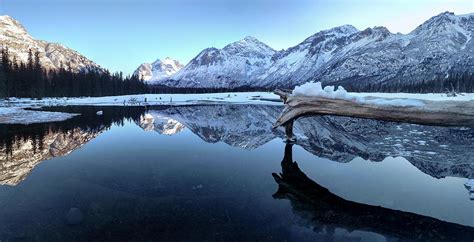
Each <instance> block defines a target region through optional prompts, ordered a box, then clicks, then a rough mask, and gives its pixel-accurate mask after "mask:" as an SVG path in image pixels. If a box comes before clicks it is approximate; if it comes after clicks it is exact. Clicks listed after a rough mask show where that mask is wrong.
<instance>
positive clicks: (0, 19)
mask: <svg viewBox="0 0 474 242" xmlns="http://www.w3.org/2000/svg"><path fill="white" fill-rule="evenodd" d="M0 29H3V30H4V31H8V32H10V33H13V34H26V33H27V32H26V29H25V27H23V25H22V24H21V23H20V22H18V21H17V20H16V19H14V18H12V17H10V16H8V15H0Z"/></svg>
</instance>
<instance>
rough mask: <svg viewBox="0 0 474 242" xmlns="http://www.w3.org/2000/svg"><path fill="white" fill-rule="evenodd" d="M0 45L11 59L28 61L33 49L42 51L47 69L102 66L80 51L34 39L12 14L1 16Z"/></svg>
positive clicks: (81, 69)
mask: <svg viewBox="0 0 474 242" xmlns="http://www.w3.org/2000/svg"><path fill="white" fill-rule="evenodd" d="M0 45H2V46H4V47H7V48H8V51H9V54H10V59H12V60H13V59H14V58H15V59H16V60H17V61H18V62H23V63H26V62H27V61H28V52H29V50H30V49H31V50H32V51H33V53H34V52H36V51H38V52H39V53H40V63H41V65H42V66H43V67H44V68H46V69H58V68H60V67H64V68H66V69H71V70H72V71H76V72H78V71H86V70H90V69H94V70H96V69H100V70H102V68H101V67H100V66H99V65H97V64H96V63H94V62H93V61H91V60H89V59H87V58H86V57H84V56H83V55H81V54H79V53H78V52H76V51H74V50H72V49H69V48H67V47H65V46H63V45H61V44H57V43H50V42H46V41H43V40H36V39H34V38H33V37H32V36H31V35H30V34H29V33H28V32H27V30H26V29H25V28H24V27H23V26H22V25H21V23H20V22H18V21H17V20H15V19H13V18H12V17H10V16H7V15H3V16H0Z"/></svg>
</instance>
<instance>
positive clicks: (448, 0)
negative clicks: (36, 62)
mask: <svg viewBox="0 0 474 242" xmlns="http://www.w3.org/2000/svg"><path fill="white" fill-rule="evenodd" d="M445 11H450V12H454V13H456V14H466V13H472V12H474V0H154V1H153V0H82V1H80V0H0V15H10V16H11V17H13V18H15V19H17V20H18V21H20V22H21V23H22V24H23V25H24V26H25V28H26V29H27V30H28V32H29V33H30V34H31V35H32V36H33V37H34V38H36V39H42V40H46V41H50V42H58V43H61V44H63V45H65V46H67V47H70V48H72V49H74V50H77V51H78V52H80V53H81V54H83V55H85V56H86V57H87V58H89V59H91V60H93V61H95V62H96V63H98V64H100V65H101V66H103V67H105V68H108V69H109V70H111V71H123V72H124V73H125V74H130V73H132V72H133V71H134V70H135V69H136V68H137V67H138V66H139V65H140V64H141V63H144V62H153V61H154V60H156V59H157V58H165V57H171V58H173V59H177V60H179V61H180V62H182V63H183V64H186V63H187V62H188V61H189V60H191V59H192V58H193V57H195V56H196V55H197V54H198V53H199V52H200V51H202V50H203V49H205V48H208V47H216V48H222V47H224V46H225V45H227V44H229V43H231V42H234V41H238V40H240V39H242V38H244V37H245V36H253V37H256V38H257V39H259V40H260V41H262V42H264V43H266V44H267V45H269V46H270V47H272V48H274V49H276V50H281V49H286V48H288V47H291V46H294V45H296V44H298V43H300V42H302V41H303V40H304V39H306V38H307V37H309V36H311V35H313V34H314V33H316V32H318V31H321V30H324V29H328V28H332V27H336V26H340V25H343V24H351V25H353V26H355V27H357V28H358V29H360V30H363V29H365V28H367V27H374V26H385V27H387V28H388V29H389V30H390V31H391V32H393V33H396V32H401V33H408V32H410V31H411V30H413V29H414V28H416V27H417V26H418V25H420V24H421V23H423V22H424V21H426V20H427V19H429V18H430V17H432V16H434V15H437V14H439V13H441V12H445Z"/></svg>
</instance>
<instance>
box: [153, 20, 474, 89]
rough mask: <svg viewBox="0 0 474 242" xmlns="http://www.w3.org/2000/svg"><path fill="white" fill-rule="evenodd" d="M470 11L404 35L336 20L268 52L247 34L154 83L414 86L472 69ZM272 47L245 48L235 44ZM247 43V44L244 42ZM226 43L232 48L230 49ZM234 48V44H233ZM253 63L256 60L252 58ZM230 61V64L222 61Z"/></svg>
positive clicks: (188, 85) (473, 47)
mask: <svg viewBox="0 0 474 242" xmlns="http://www.w3.org/2000/svg"><path fill="white" fill-rule="evenodd" d="M473 36H474V13H470V14H463V15H455V14H454V13H452V12H443V13H441V14H439V15H436V16H433V17H431V18H430V19H428V20H426V21H425V22H424V23H422V24H420V25H419V26H418V27H416V28H415V29H414V30H413V31H411V32H409V33H408V34H401V33H391V32H390V31H389V30H388V29H387V28H386V27H383V26H375V27H371V28H366V29H364V30H358V29H357V28H355V27H354V26H352V25H348V24H346V25H341V26H338V27H334V28H331V29H328V30H322V31H319V32H317V33H315V34H314V35H312V36H310V37H308V38H306V39H305V40H303V41H302V42H301V43H299V44H297V45H295V46H292V47H289V48H287V49H284V50H281V51H275V50H273V49H271V47H268V45H266V44H265V43H263V42H261V41H259V40H258V39H256V38H254V37H246V38H247V40H248V41H244V40H245V39H246V38H244V39H242V40H240V41H236V42H233V43H230V44H228V45H226V46H225V47H224V48H222V49H217V48H214V47H211V48H206V49H204V50H203V51H201V52H200V53H199V54H198V55H197V56H196V57H194V58H193V59H192V60H191V61H190V62H189V63H188V64H187V65H185V66H184V67H183V68H182V69H181V70H180V71H178V72H176V73H175V74H173V75H171V76H170V77H169V78H168V79H164V80H163V81H161V82H159V84H162V85H165V86H169V87H176V88H238V87H255V88H259V87H261V88H267V89H269V88H276V87H284V88H291V87H294V86H295V85H299V84H302V83H305V82H308V81H321V82H323V84H325V85H329V84H331V85H350V86H358V85H360V86H370V85H377V84H380V85H394V84H397V83H402V84H404V85H415V84H419V83H423V82H425V81H438V80H444V79H446V78H447V77H449V76H450V75H451V74H452V73H465V72H470V73H473V71H471V70H474V41H472V37H473ZM242 42H243V43H246V42H249V43H257V44H258V46H267V47H268V48H269V49H271V50H272V51H265V49H264V48H263V49H262V48H260V49H258V48H257V50H260V51H254V52H252V51H249V49H250V48H248V47H249V46H252V45H241V46H239V43H242ZM247 44H248V43H247ZM229 46H231V47H233V48H229ZM234 46H235V47H234ZM255 60H258V61H257V62H253V61H255ZM229 65H230V66H229Z"/></svg>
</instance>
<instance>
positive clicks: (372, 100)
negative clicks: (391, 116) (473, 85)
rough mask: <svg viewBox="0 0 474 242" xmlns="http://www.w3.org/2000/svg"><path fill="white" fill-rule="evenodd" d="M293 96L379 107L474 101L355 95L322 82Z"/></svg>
mask: <svg viewBox="0 0 474 242" xmlns="http://www.w3.org/2000/svg"><path fill="white" fill-rule="evenodd" d="M291 95H292V96H305V97H322V98H329V99H341V100H347V101H353V102H358V103H366V104H372V105H379V106H400V107H405V106H422V105H423V101H448V100H449V101H469V100H474V94H472V93H470V94H460V95H458V96H456V97H448V96H447V95H446V94H441V93H436V94H417V93H353V92H347V91H346V90H345V89H344V88H343V87H341V86H339V87H338V88H337V89H336V88H335V87H334V86H326V87H324V88H322V85H321V83H320V82H308V83H305V84H303V85H301V86H296V87H295V89H294V90H293V91H292V93H291Z"/></svg>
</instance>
